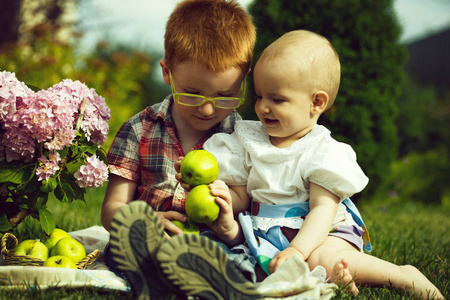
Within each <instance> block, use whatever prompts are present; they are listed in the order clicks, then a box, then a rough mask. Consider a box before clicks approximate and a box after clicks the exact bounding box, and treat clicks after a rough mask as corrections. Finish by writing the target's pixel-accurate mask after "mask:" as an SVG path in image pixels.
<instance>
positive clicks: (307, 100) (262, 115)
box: [253, 59, 317, 147]
mask: <svg viewBox="0 0 450 300" xmlns="http://www.w3.org/2000/svg"><path fill="white" fill-rule="evenodd" d="M253 78H254V81H255V93H256V96H257V98H256V103H255V112H256V114H257V115H258V118H259V120H260V121H261V122H262V123H263V124H264V126H265V127H266V130H267V133H268V134H269V136H270V140H271V142H272V144H273V145H275V146H278V147H288V146H289V145H291V144H292V143H294V142H295V141H297V140H298V139H300V138H301V137H303V136H305V135H306V134H307V133H308V132H310V131H311V130H312V129H313V128H314V126H315V124H316V121H317V119H316V118H315V117H314V115H313V114H312V113H311V109H312V105H313V94H314V91H312V89H311V88H310V85H309V84H308V81H307V77H306V75H305V74H301V73H300V72H299V71H298V68H296V67H295V63H294V65H292V64H287V63H286V61H280V60H277V59H276V60H271V61H269V62H267V61H265V60H261V59H260V60H259V61H258V62H257V64H256V66H255V69H254V72H253Z"/></svg>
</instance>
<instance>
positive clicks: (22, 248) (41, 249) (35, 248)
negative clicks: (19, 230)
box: [13, 240, 48, 260]
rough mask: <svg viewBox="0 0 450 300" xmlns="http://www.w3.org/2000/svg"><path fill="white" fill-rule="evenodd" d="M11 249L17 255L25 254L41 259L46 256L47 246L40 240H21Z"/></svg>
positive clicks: (44, 258)
mask: <svg viewBox="0 0 450 300" xmlns="http://www.w3.org/2000/svg"><path fill="white" fill-rule="evenodd" d="M13 251H14V253H15V254H17V255H26V256H29V257H33V258H38V259H42V260H46V259H47V258H48V248H47V247H46V246H45V245H44V244H43V243H42V242H40V241H36V240H25V241H22V242H20V243H19V245H17V247H16V248H14V250H13Z"/></svg>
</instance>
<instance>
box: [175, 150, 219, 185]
mask: <svg viewBox="0 0 450 300" xmlns="http://www.w3.org/2000/svg"><path fill="white" fill-rule="evenodd" d="M180 173H181V174H182V175H183V181H184V182H186V183H187V184H189V185H191V186H197V185H200V184H209V183H211V182H213V181H214V180H216V179H217V176H219V165H218V163H217V160H216V158H215V157H214V155H212V154H211V153H209V152H208V151H206V150H192V151H190V152H188V154H186V156H185V157H184V158H183V160H182V161H181V165H180Z"/></svg>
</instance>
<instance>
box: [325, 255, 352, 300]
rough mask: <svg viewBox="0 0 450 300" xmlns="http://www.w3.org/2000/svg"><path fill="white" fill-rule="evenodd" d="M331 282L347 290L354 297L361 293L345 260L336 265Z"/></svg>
mask: <svg viewBox="0 0 450 300" xmlns="http://www.w3.org/2000/svg"><path fill="white" fill-rule="evenodd" d="M330 281H331V282H332V283H336V284H337V285H338V286H341V287H345V289H346V290H347V291H349V292H351V293H352V294H353V296H357V295H358V293H359V290H358V287H357V286H356V283H355V281H354V280H353V277H352V275H351V274H350V271H349V270H348V262H347V260H345V259H342V260H341V261H338V262H337V263H336V264H335V265H334V267H333V272H332V273H331V277H330Z"/></svg>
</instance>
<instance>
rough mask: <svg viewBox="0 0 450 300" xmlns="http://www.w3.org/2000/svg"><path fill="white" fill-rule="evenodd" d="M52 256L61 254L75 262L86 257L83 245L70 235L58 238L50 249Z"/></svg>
mask: <svg viewBox="0 0 450 300" xmlns="http://www.w3.org/2000/svg"><path fill="white" fill-rule="evenodd" d="M51 253H52V256H56V255H62V256H65V257H68V258H70V259H72V260H73V261H74V262H75V263H77V262H79V261H80V260H82V259H83V258H85V257H86V250H84V247H83V245H81V244H80V243H79V242H78V241H76V240H75V239H73V238H71V237H66V238H62V239H60V240H59V241H58V242H57V243H56V245H55V247H53V250H52V252H51Z"/></svg>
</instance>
